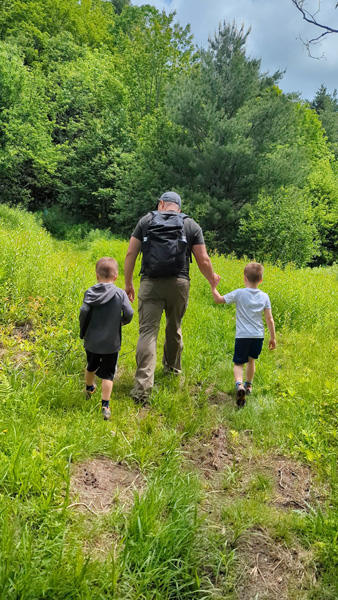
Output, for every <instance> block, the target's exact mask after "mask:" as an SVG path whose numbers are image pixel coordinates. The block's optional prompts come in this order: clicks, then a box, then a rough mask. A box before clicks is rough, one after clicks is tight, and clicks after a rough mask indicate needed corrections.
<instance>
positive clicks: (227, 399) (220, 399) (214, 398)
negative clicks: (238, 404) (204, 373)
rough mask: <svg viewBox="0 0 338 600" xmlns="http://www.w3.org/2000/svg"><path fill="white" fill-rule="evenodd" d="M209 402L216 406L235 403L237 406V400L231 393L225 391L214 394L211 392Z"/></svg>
mask: <svg viewBox="0 0 338 600" xmlns="http://www.w3.org/2000/svg"><path fill="white" fill-rule="evenodd" d="M207 392H208V390H207ZM208 402H209V404H211V405H214V406H223V405H224V404H234V406H235V400H234V397H233V396H232V395H231V394H226V393H225V392H219V391H218V392H215V393H212V394H210V393H209V394H208Z"/></svg>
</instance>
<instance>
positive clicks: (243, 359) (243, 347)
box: [232, 338, 264, 365]
mask: <svg viewBox="0 0 338 600" xmlns="http://www.w3.org/2000/svg"><path fill="white" fill-rule="evenodd" d="M263 342H264V338H236V339H235V352H234V357H233V359H232V360H233V362H234V363H235V365H244V363H247V362H249V356H250V357H251V358H258V357H259V355H260V353H261V352H262V347H263Z"/></svg>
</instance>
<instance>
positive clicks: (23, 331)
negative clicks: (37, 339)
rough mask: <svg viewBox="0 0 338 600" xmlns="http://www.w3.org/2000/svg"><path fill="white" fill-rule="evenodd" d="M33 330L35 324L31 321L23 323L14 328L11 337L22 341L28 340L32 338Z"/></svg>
mask: <svg viewBox="0 0 338 600" xmlns="http://www.w3.org/2000/svg"><path fill="white" fill-rule="evenodd" d="M32 329H33V324H32V323H31V321H27V322H26V323H22V324H19V325H16V326H15V327H13V329H12V331H11V335H12V336H13V337H16V338H19V339H21V340H28V339H29V338H30V333H31V331H32Z"/></svg>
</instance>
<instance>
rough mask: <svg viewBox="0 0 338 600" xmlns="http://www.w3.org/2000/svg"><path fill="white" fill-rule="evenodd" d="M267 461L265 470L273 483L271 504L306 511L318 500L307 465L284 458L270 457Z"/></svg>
mask: <svg viewBox="0 0 338 600" xmlns="http://www.w3.org/2000/svg"><path fill="white" fill-rule="evenodd" d="M268 461H269V464H268V465H265V470H267V472H268V473H270V474H271V476H272V478H273V481H274V490H273V499H272V502H273V504H274V505H275V506H277V507H281V508H295V509H301V510H308V509H309V503H311V502H312V501H316V500H320V494H319V492H318V490H316V489H315V487H314V485H313V483H312V476H311V471H310V467H309V466H308V465H305V464H302V463H300V462H296V461H295V460H292V459H290V458H286V457H285V456H270V457H268ZM262 466H263V465H262V463H261V467H262Z"/></svg>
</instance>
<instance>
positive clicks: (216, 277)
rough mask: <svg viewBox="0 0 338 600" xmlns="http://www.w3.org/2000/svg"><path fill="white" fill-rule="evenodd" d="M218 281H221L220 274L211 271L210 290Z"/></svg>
mask: <svg viewBox="0 0 338 600" xmlns="http://www.w3.org/2000/svg"><path fill="white" fill-rule="evenodd" d="M220 281H221V277H220V275H216V273H213V274H212V279H210V280H209V283H210V287H211V289H212V290H213V289H215V288H216V287H217V286H218V284H219V282H220Z"/></svg>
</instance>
